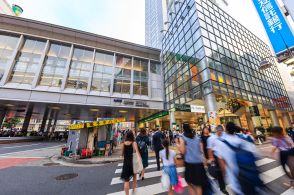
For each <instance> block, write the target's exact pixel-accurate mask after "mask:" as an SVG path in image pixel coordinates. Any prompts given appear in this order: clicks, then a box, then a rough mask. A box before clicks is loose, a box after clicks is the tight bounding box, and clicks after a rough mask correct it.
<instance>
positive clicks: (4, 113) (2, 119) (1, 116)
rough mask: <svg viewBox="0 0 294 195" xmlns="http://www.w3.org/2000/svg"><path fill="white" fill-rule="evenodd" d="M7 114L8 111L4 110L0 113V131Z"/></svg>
mask: <svg viewBox="0 0 294 195" xmlns="http://www.w3.org/2000/svg"><path fill="white" fill-rule="evenodd" d="M6 112H7V110H6V109H4V110H2V111H1V112H0V129H1V127H2V124H3V122H4V119H5V116H6Z"/></svg>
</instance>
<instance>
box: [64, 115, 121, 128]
mask: <svg viewBox="0 0 294 195" xmlns="http://www.w3.org/2000/svg"><path fill="white" fill-rule="evenodd" d="M125 121H126V119H125V118H117V119H111V120H99V121H93V122H88V123H81V124H72V125H69V127H68V128H69V129H70V130H77V129H83V128H85V127H87V128H91V127H100V126H104V125H111V124H115V123H120V122H125Z"/></svg>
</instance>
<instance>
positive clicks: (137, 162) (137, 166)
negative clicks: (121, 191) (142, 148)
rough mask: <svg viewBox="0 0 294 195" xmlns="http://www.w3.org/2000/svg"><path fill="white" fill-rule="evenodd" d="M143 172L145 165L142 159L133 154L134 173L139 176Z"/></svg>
mask: <svg viewBox="0 0 294 195" xmlns="http://www.w3.org/2000/svg"><path fill="white" fill-rule="evenodd" d="M142 170H143V163H142V160H141V157H140V156H139V154H138V153H137V152H136V153H133V171H134V174H139V173H141V172H142Z"/></svg>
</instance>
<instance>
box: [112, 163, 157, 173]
mask: <svg viewBox="0 0 294 195" xmlns="http://www.w3.org/2000/svg"><path fill="white" fill-rule="evenodd" d="M160 166H162V164H160ZM156 167H157V164H151V165H149V166H148V167H146V169H153V168H156ZM121 172H122V169H116V170H115V173H121Z"/></svg>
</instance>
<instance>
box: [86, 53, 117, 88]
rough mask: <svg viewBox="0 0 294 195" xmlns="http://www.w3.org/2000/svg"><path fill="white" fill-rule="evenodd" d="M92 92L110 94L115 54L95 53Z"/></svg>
mask: <svg viewBox="0 0 294 195" xmlns="http://www.w3.org/2000/svg"><path fill="white" fill-rule="evenodd" d="M94 62H95V64H94V71H93V78H92V84H91V90H93V91H104V92H110V86H111V80H112V73H113V65H112V64H113V54H107V53H101V52H96V53H95V61H94Z"/></svg>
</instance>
